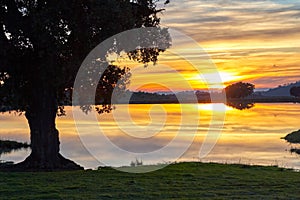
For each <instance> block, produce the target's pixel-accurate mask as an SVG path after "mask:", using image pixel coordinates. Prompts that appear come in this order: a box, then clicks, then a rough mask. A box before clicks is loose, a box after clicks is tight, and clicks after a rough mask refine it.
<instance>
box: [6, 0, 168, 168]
mask: <svg viewBox="0 0 300 200" xmlns="http://www.w3.org/2000/svg"><path fill="white" fill-rule="evenodd" d="M156 2H157V1H154V0H134V1H132V0H122V1H120V0H109V1H107V0H97V1H94V0H63V1H61V0H34V1H32V0H1V3H0V29H1V30H0V47H1V48H0V109H1V111H2V112H4V111H8V110H10V111H11V110H15V111H17V112H23V111H24V112H25V116H26V118H27V120H28V123H29V127H30V139H31V147H32V152H31V154H30V156H29V157H27V158H26V160H25V161H23V162H21V163H19V164H17V165H16V166H15V167H16V168H19V169H21V168H22V169H38V170H58V169H81V167H80V166H78V165H77V164H75V163H74V162H72V161H70V160H68V159H66V158H64V157H63V156H62V155H61V154H60V153H59V136H58V130H57V129H56V125H55V119H56V115H57V114H59V115H62V114H64V109H63V106H64V105H66V104H68V102H70V99H69V98H68V97H70V93H72V87H73V84H74V80H75V77H76V73H77V71H78V69H79V67H80V65H81V63H82V61H83V59H84V58H85V57H86V56H87V54H88V53H89V52H90V51H91V50H92V49H93V48H94V47H95V46H96V45H98V44H99V43H100V42H102V41H104V40H105V39H106V38H109V37H111V36H113V35H115V34H117V33H119V32H122V31H125V30H128V29H132V28H139V27H157V28H159V23H160V19H159V18H158V17H157V13H158V12H160V11H161V10H158V9H157V7H156ZM160 30H162V29H160ZM162 32H163V33H165V34H166V33H167V31H162ZM165 38H166V40H165V41H164V42H166V43H167V44H166V47H167V46H168V45H169V41H168V39H169V38H168V36H166V37H165ZM118 45H119V44H118V41H117V40H116V42H115V43H114V44H112V46H111V47H110V48H109V49H107V52H109V51H110V52H115V53H117V54H120V52H124V49H120V48H119V46H118ZM161 51H164V50H163V49H155V48H153V49H148V50H147V49H146V50H145V49H137V50H135V51H131V52H127V53H128V55H129V58H131V59H133V60H136V61H138V62H142V63H147V62H156V61H157V57H158V55H159V53H160V52H161ZM101 59H103V58H101ZM127 72H128V69H127V68H120V67H118V66H115V65H109V67H108V70H106V71H105V73H104V75H103V76H102V79H101V81H100V83H99V84H98V88H97V90H99V91H101V92H102V93H101V95H100V96H101V97H102V99H99V96H97V97H96V98H97V101H99V102H100V103H101V104H102V105H103V107H102V108H101V109H99V110H98V111H99V113H101V112H103V110H104V111H107V112H108V111H109V110H110V109H111V107H110V106H107V105H109V104H110V100H109V98H107V97H110V93H111V92H112V89H113V88H114V87H116V82H117V81H118V80H119V79H120V78H121V77H122V76H123V75H125V74H126V73H127ZM67 94H68V95H67ZM83 108H86V107H83ZM85 111H86V110H85Z"/></svg>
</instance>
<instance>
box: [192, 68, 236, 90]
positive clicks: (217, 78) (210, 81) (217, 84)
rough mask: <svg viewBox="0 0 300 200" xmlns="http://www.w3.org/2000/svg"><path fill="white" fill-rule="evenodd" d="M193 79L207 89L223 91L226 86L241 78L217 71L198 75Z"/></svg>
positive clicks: (233, 74)
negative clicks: (204, 85)
mask: <svg viewBox="0 0 300 200" xmlns="http://www.w3.org/2000/svg"><path fill="white" fill-rule="evenodd" d="M193 79H194V80H198V81H199V82H201V83H202V84H203V82H204V83H205V84H206V85H207V87H209V88H216V89H223V88H225V87H226V85H228V84H230V83H233V82H235V81H238V80H240V79H241V76H239V75H237V74H235V73H231V72H226V71H218V72H212V73H204V74H198V75H196V76H195V77H194V78H193Z"/></svg>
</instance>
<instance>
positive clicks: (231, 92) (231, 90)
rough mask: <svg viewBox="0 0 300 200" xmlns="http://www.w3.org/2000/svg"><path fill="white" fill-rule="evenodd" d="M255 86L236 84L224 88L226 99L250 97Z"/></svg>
mask: <svg viewBox="0 0 300 200" xmlns="http://www.w3.org/2000/svg"><path fill="white" fill-rule="evenodd" d="M254 88H255V86H254V85H253V84H251V83H243V82H238V83H234V84H231V85H229V86H227V87H226V88H225V93H226V97H227V98H244V97H247V96H249V95H251V94H252V93H253V91H254Z"/></svg>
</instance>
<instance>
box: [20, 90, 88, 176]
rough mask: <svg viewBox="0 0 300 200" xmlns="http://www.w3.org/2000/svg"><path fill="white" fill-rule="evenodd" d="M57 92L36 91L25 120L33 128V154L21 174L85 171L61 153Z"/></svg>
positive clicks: (31, 135) (31, 129)
mask: <svg viewBox="0 0 300 200" xmlns="http://www.w3.org/2000/svg"><path fill="white" fill-rule="evenodd" d="M57 108H58V106H57V100H56V93H55V90H51V89H48V88H46V87H42V86H40V85H37V86H35V87H34V88H32V95H31V102H30V105H29V108H28V109H27V111H26V113H25V116H26V118H27V120H28V123H29V127H30V139H31V149H32V151H31V154H30V155H29V156H28V157H27V158H26V159H25V160H24V161H23V162H21V163H19V164H16V165H15V168H16V169H20V170H34V171H36V170H37V171H53V170H78V169H83V168H82V167H80V166H79V165H77V164H76V163H74V162H73V161H71V160H68V159H66V158H64V157H63V156H62V155H61V154H60V153H59V136H58V130H57V129H56V125H55V119H56V112H57Z"/></svg>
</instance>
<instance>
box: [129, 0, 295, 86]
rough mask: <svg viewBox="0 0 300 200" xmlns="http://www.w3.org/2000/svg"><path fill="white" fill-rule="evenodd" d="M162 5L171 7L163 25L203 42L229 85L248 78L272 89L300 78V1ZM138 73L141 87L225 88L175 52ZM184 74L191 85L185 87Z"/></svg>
mask: <svg viewBox="0 0 300 200" xmlns="http://www.w3.org/2000/svg"><path fill="white" fill-rule="evenodd" d="M161 7H163V8H165V9H166V11H164V12H163V14H161V18H162V21H161V24H162V25H163V26H166V27H170V28H174V29H176V30H178V31H180V32H182V33H184V34H186V35H187V36H189V37H191V38H193V39H194V40H195V41H196V42H198V44H199V45H200V46H201V47H202V48H203V49H204V51H205V52H207V53H208V54H209V56H210V57H211V59H212V62H213V63H214V64H215V66H216V67H217V70H218V72H219V73H220V76H221V78H222V79H223V82H224V85H223V87H224V86H226V85H228V84H231V83H234V82H237V81H246V82H250V83H253V84H255V86H256V88H270V87H276V86H278V85H281V84H285V83H291V82H295V81H298V80H300V1H297V0H286V1H283V0H272V1H263V0H255V1H253V0H251V1H250V0H243V1H242V0H232V1H227V0H210V1H208V0H202V1H199V0H172V1H171V3H170V4H168V5H166V6H161ZM173 39H174V38H173ZM186 45H187V44H186ZM191 54H193V57H194V58H195V59H197V56H198V55H197V54H198V52H197V51H194V52H193V50H192V49H191ZM200 57H201V55H199V59H200V60H201V58H200ZM170 58H172V59H170ZM161 64H163V65H164V66H165V65H168V67H167V68H165V67H163V66H160V65H161ZM202 68H205V65H203V66H202ZM174 70H175V71H176V73H174ZM214 73H215V72H209V71H205V70H204V71H203V74H204V75H207V74H208V76H214ZM132 74H133V77H132V81H131V86H130V88H131V89H135V90H136V89H142V90H148V91H155V90H163V87H159V86H158V85H165V87H172V88H171V89H172V90H185V89H190V88H192V89H201V88H207V87H211V88H221V87H222V83H209V81H208V82H207V83H206V84H205V83H204V82H203V79H202V78H201V76H202V75H203V74H202V75H201V74H199V72H197V71H195V70H193V69H192V68H191V67H190V66H189V64H188V63H187V62H186V61H185V60H182V59H180V58H178V56H173V57H172V56H171V57H170V55H169V53H166V54H164V55H161V57H160V61H159V63H158V66H150V67H149V68H146V69H143V68H141V67H140V68H137V70H135V69H133V71H132ZM183 79H184V80H185V81H187V84H190V86H188V87H185V86H183V85H185V84H183V82H184V81H182V80H183ZM158 80H159V81H158ZM152 83H154V85H152ZM155 83H156V85H155ZM144 84H146V86H143V85H144ZM151 85H152V86H151Z"/></svg>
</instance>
